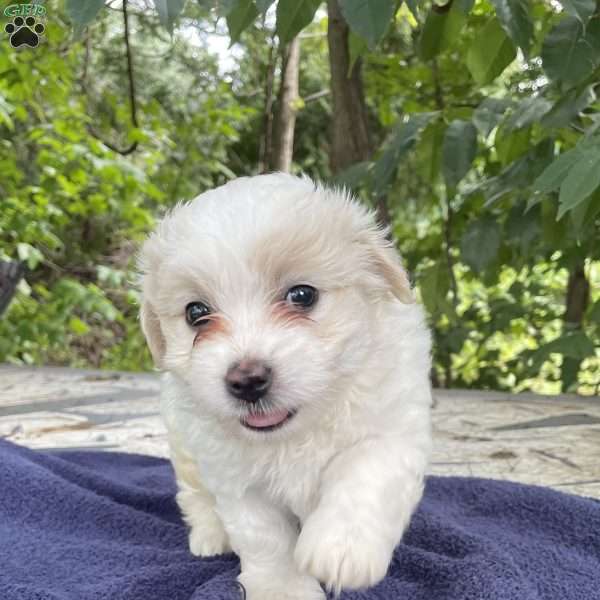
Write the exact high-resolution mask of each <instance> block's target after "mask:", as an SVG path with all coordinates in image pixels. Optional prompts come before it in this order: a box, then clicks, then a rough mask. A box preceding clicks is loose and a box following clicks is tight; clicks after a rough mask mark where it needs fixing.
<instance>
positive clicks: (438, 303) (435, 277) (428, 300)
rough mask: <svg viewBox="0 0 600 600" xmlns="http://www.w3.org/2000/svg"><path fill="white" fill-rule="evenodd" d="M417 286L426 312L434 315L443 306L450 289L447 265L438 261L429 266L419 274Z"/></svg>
mask: <svg viewBox="0 0 600 600" xmlns="http://www.w3.org/2000/svg"><path fill="white" fill-rule="evenodd" d="M417 284H418V286H419V290H420V291H421V299H422V300H423V304H425V308H426V309H427V312H428V313H429V314H430V315H434V314H435V313H437V312H438V311H439V310H440V309H441V308H443V306H444V305H445V302H444V300H445V299H446V295H447V294H448V291H449V289H450V277H449V275H448V267H447V265H446V264H445V263H443V262H441V261H440V262H436V263H435V264H433V265H431V266H429V267H428V268H427V269H425V270H424V271H423V272H422V273H421V274H420V276H419V279H418V281H417Z"/></svg>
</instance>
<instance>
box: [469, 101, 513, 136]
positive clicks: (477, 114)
mask: <svg viewBox="0 0 600 600" xmlns="http://www.w3.org/2000/svg"><path fill="white" fill-rule="evenodd" d="M510 105H511V101H510V100H508V99H506V98H486V99H485V100H484V101H483V102H482V103H481V104H480V105H479V106H478V107H477V108H476V109H475V111H474V112H473V124H474V125H475V127H477V130H478V131H479V133H481V135H482V136H483V137H487V136H488V135H490V133H491V132H492V130H493V129H494V127H496V126H497V125H498V123H500V121H501V120H502V117H503V116H504V113H505V112H506V110H507V109H508V108H509V107H510Z"/></svg>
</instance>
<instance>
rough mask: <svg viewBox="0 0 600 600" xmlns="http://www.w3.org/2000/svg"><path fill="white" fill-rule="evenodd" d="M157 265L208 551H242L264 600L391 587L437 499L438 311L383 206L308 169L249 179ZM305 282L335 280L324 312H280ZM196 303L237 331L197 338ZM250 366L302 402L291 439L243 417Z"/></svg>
mask: <svg viewBox="0 0 600 600" xmlns="http://www.w3.org/2000/svg"><path fill="white" fill-rule="evenodd" d="M140 267H141V271H142V273H143V276H142V287H143V305H142V313H141V314H142V326H143V329H144V332H145V334H146V337H147V339H148V343H149V346H150V348H151V350H152V353H153V356H154V358H155V361H156V362H157V364H158V365H159V366H160V367H161V368H162V369H164V370H165V371H166V373H165V375H164V376H163V393H162V407H163V414H164V417H165V420H166V423H167V427H168V430H169V435H170V440H171V449H172V460H173V463H174V466H175V469H176V474H177V479H178V483H179V487H180V492H179V494H178V496H177V498H178V501H179V504H180V507H181V509H182V512H183V515H184V518H185V519H186V521H187V523H188V525H189V526H190V527H191V531H190V548H191V551H192V552H193V553H195V554H198V555H209V554H214V553H219V552H225V551H227V550H229V548H232V549H233V550H234V551H235V552H236V553H237V554H238V555H239V557H240V559H241V565H242V572H241V575H240V581H241V583H242V584H243V585H244V586H245V588H246V591H247V595H248V599H249V600H296V599H297V600H300V599H302V600H307V599H308V600H310V599H315V600H317V599H319V600H322V599H323V598H324V597H325V596H324V593H323V591H322V588H321V586H320V585H319V582H321V583H323V584H325V585H326V586H328V587H329V588H332V589H334V590H336V591H339V590H340V589H341V588H342V587H350V588H356V587H365V586H370V585H373V584H375V583H376V582H377V581H379V580H380V579H381V578H382V577H384V575H385V573H386V570H387V568H388V565H389V562H390V560H391V556H392V551H393V549H394V547H395V546H396V544H397V543H398V542H399V541H400V538H401V536H402V533H403V531H404V530H405V528H406V526H407V524H408V522H409V519H410V517H411V514H412V512H413V511H414V509H415V506H416V504H417V503H418V501H419V499H420V497H421V494H422V487H423V475H424V471H425V468H426V464H427V460H428V455H429V450H430V420H429V409H430V402H431V395H430V385H429V369H430V339H429V333H428V331H427V328H426V324H425V318H424V314H423V310H422V309H421V307H420V306H419V305H418V304H416V303H415V302H414V299H413V296H412V291H411V289H410V285H409V282H408V278H407V276H406V273H405V271H404V270H403V268H402V265H401V262H400V259H399V257H398V256H397V254H396V253H395V251H394V250H393V249H392V248H391V247H390V246H389V244H388V243H387V242H386V239H385V234H384V232H383V231H381V230H380V229H379V228H378V227H377V226H376V225H375V221H374V218H373V215H372V214H371V213H370V212H369V211H367V210H366V209H364V208H363V207H362V206H361V205H360V204H358V203H357V202H356V201H354V200H353V199H352V198H350V197H349V196H348V195H347V194H345V193H343V192H341V191H336V190H329V189H326V188H323V187H321V186H319V185H315V184H314V183H313V182H312V181H310V180H309V179H307V178H302V179H300V178H296V177H292V176H290V175H284V174H275V175H264V176H259V177H250V178H240V179H237V180H235V181H232V182H230V183H228V184H226V185H224V186H222V187H220V188H217V189H215V190H212V191H209V192H206V193H205V194H202V195H201V196H199V197H198V198H196V199H195V200H194V201H192V202H190V203H189V204H183V205H179V206H177V207H176V208H175V209H174V210H173V211H172V212H171V213H170V214H169V215H168V216H167V217H166V218H165V219H164V220H163V221H162V222H161V224H160V225H159V227H158V229H157V231H156V232H155V233H154V234H153V235H151V236H150V238H149V239H148V240H147V241H146V243H145V245H144V247H143V248H142V251H141V254H140ZM299 284H308V285H311V286H314V287H315V288H317V289H318V290H319V300H318V302H317V304H316V305H315V307H314V308H313V309H312V311H311V312H310V319H293V318H292V319H287V320H286V319H283V320H282V319H281V318H277V316H276V314H275V313H274V309H273V307H274V303H276V302H278V301H279V302H281V300H282V299H283V298H285V294H286V290H288V289H289V288H290V287H292V286H295V285H299ZM194 301H203V302H205V303H207V304H208V305H209V306H210V307H211V308H212V309H213V310H215V311H217V315H218V319H219V322H220V324H221V326H220V327H217V328H216V330H215V331H214V332H213V333H211V334H210V335H208V336H207V337H206V339H202V337H200V339H199V340H197V343H194V339H195V336H196V331H195V330H194V329H193V328H192V327H191V326H190V325H188V324H187V322H186V319H185V307H186V305H187V304H188V303H190V302H194ZM243 358H253V359H258V360H262V361H266V362H267V363H268V364H269V365H270V366H271V367H272V369H273V374H274V380H273V384H272V388H271V390H270V392H269V402H270V403H271V405H272V406H274V407H277V408H279V409H282V408H283V409H289V410H296V411H297V413H296V414H295V416H294V417H293V418H292V419H290V420H289V422H286V423H285V424H284V425H283V426H282V427H281V428H279V429H277V430H275V431H272V432H260V431H258V432H257V431H252V430H249V429H247V428H246V427H244V426H243V425H242V424H241V422H240V418H241V417H242V416H243V414H244V407H243V406H240V402H239V401H237V400H236V399H235V398H233V397H231V396H230V395H229V394H228V392H227V390H226V387H225V384H224V377H225V373H226V372H227V369H228V368H229V366H230V365H231V364H233V363H234V362H236V361H240V360H242V359H243Z"/></svg>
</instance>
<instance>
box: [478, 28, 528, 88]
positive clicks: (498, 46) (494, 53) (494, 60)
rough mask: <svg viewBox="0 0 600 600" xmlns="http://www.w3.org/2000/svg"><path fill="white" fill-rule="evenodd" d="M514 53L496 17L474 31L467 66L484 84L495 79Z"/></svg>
mask: <svg viewBox="0 0 600 600" xmlns="http://www.w3.org/2000/svg"><path fill="white" fill-rule="evenodd" d="M516 55H517V51H516V50H515V47H514V45H513V43H512V42H511V40H510V38H509V37H508V36H507V35H506V33H505V32H504V29H502V26H501V25H500V23H499V21H498V19H491V20H490V21H488V22H487V23H486V25H484V26H483V27H482V28H481V29H480V30H479V31H478V32H477V33H476V35H475V39H474V40H473V42H472V43H471V46H470V47H469V50H468V51H467V68H468V69H469V71H470V73H471V75H472V76H473V79H474V80H475V81H476V82H477V83H478V84H479V85H486V84H488V83H490V82H491V81H493V80H494V79H496V77H498V75H500V73H502V71H504V69H506V67H507V66H508V65H509V64H510V63H511V62H512V61H513V60H514V58H515V56H516Z"/></svg>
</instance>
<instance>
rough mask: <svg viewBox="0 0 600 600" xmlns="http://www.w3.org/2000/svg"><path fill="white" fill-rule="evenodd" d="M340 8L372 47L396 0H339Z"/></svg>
mask: <svg viewBox="0 0 600 600" xmlns="http://www.w3.org/2000/svg"><path fill="white" fill-rule="evenodd" d="M280 2H281V0H280ZM340 9H341V11H342V14H343V15H344V18H345V19H346V21H347V22H348V24H349V25H350V27H352V29H353V30H354V32H355V33H357V34H358V35H360V36H362V37H363V38H364V39H365V40H367V41H368V42H369V45H370V46H371V47H374V46H375V45H376V44H377V43H378V42H379V41H380V40H381V39H382V38H383V35H384V34H385V32H386V30H387V28H388V26H389V23H390V19H391V18H392V17H393V16H394V13H395V12H396V0H370V1H369V2H365V0H341V1H340Z"/></svg>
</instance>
